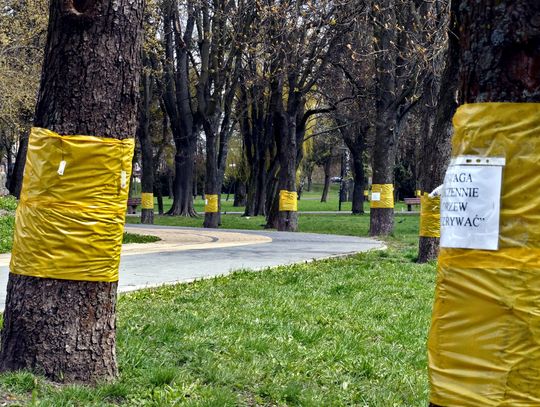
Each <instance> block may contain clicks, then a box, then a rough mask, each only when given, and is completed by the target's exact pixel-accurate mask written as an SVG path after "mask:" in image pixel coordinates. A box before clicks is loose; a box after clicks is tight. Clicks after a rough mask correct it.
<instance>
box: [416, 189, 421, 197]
mask: <svg viewBox="0 0 540 407" xmlns="http://www.w3.org/2000/svg"><path fill="white" fill-rule="evenodd" d="M416 196H417V197H421V196H422V191H421V190H420V189H417V190H416Z"/></svg>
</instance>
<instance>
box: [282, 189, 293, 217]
mask: <svg viewBox="0 0 540 407" xmlns="http://www.w3.org/2000/svg"><path fill="white" fill-rule="evenodd" d="M279 210H280V211H289V212H296V211H298V194H297V193H296V192H295V191H286V190H284V189H282V190H281V191H279Z"/></svg>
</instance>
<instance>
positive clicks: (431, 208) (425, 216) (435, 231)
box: [419, 194, 441, 237]
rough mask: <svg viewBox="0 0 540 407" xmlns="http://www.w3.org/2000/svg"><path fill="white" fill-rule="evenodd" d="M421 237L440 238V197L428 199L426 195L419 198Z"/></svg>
mask: <svg viewBox="0 0 540 407" xmlns="http://www.w3.org/2000/svg"><path fill="white" fill-rule="evenodd" d="M419 235H420V236H421V237H441V197H440V196H434V197H433V198H430V196H429V195H428V194H424V195H423V196H421V197H420V233H419Z"/></svg>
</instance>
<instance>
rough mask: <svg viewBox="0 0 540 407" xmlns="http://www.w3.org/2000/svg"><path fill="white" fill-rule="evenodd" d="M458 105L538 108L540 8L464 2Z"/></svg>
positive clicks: (522, 0) (492, 0)
mask: <svg viewBox="0 0 540 407" xmlns="http://www.w3.org/2000/svg"><path fill="white" fill-rule="evenodd" d="M459 11H460V16H459V20H460V47H461V52H460V72H459V89H460V103H478V102H540V74H539V72H540V2H537V1H527V0H515V1H508V0H506V1H500V0H481V1H476V2H467V1H461V8H460V10H459Z"/></svg>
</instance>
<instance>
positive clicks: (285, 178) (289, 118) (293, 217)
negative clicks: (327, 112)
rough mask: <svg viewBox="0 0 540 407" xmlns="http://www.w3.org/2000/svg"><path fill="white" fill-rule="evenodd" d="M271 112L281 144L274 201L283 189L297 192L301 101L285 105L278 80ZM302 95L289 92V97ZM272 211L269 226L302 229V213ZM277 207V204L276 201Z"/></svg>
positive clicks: (274, 206)
mask: <svg viewBox="0 0 540 407" xmlns="http://www.w3.org/2000/svg"><path fill="white" fill-rule="evenodd" d="M271 93H272V100H271V105H272V108H271V111H272V112H274V114H273V126H274V127H273V129H274V132H273V133H274V137H275V140H276V145H277V157H278V160H279V172H278V180H277V188H276V190H275V192H274V195H269V196H273V202H276V201H279V199H278V197H279V193H280V191H288V192H296V155H297V144H296V119H297V112H298V106H300V103H299V101H294V100H290V99H289V100H288V102H287V109H285V108H284V106H283V84H282V83H279V81H278V80H274V81H273V84H272V92H271ZM291 97H298V96H297V95H295V94H294V92H289V98H291ZM277 206H278V210H277V211H269V214H268V219H267V226H268V227H274V228H276V229H277V230H279V231H286V232H296V231H297V230H298V212H296V211H282V210H279V205H277ZM272 208H274V209H275V208H276V204H272Z"/></svg>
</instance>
